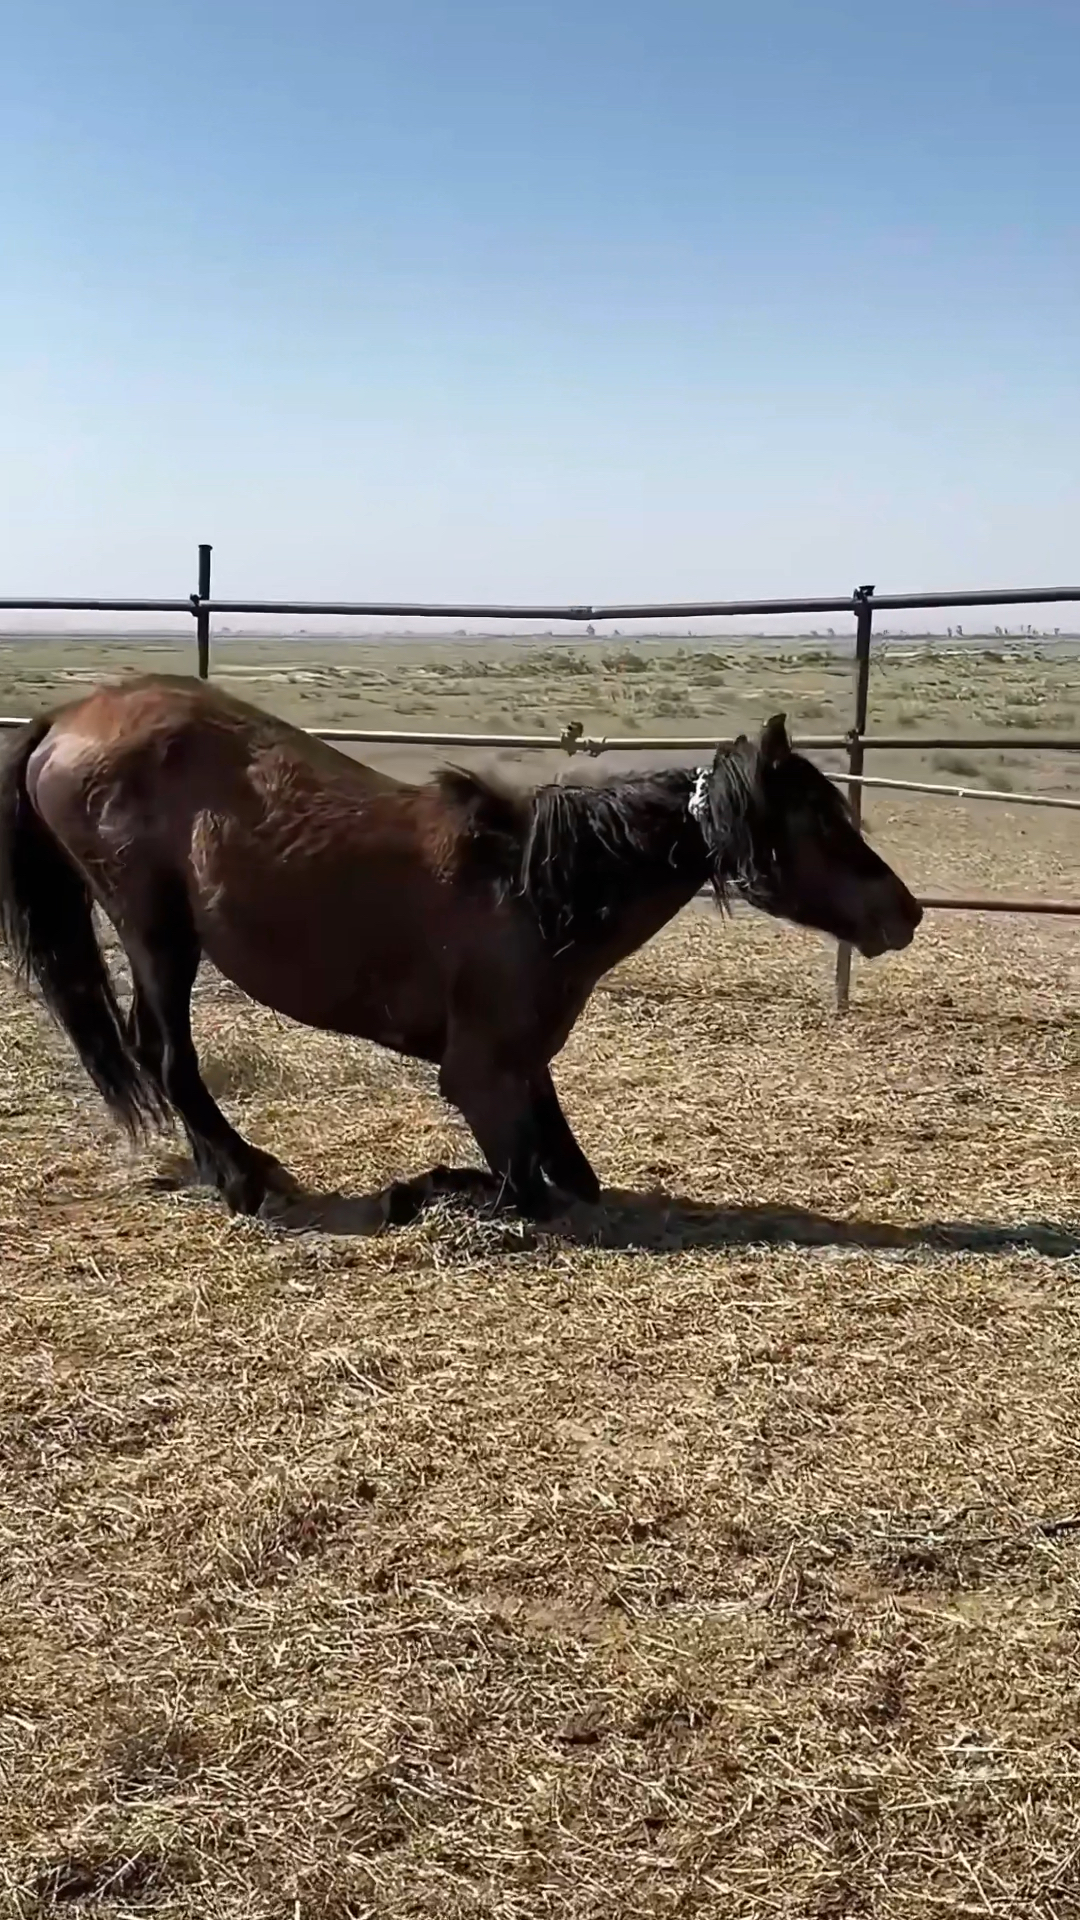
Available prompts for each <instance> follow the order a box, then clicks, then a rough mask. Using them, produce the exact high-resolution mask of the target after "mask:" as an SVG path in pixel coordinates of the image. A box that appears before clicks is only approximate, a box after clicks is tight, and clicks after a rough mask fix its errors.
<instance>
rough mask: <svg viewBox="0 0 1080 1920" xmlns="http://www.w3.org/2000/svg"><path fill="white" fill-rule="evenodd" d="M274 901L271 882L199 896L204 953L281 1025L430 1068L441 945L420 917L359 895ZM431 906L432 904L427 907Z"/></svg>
mask: <svg viewBox="0 0 1080 1920" xmlns="http://www.w3.org/2000/svg"><path fill="white" fill-rule="evenodd" d="M350 880H351V885H350V886H349V887H348V888H347V889H345V888H339V889H331V890H327V889H325V888H319V889H318V890H317V892H316V891H315V890H310V891H309V890H308V889H305V888H303V887H301V888H299V889H298V888H297V887H296V886H295V885H293V886H290V887H289V888H288V889H287V890H285V892H286V895H287V897H275V896H276V894H277V889H275V887H274V885H273V883H272V881H271V882H270V884H269V885H267V886H265V887H264V888H260V889H257V890H254V891H253V892H251V893H249V892H247V890H245V889H240V888H237V887H236V886H235V885H233V886H230V888H228V889H227V890H226V889H220V890H215V889H214V888H213V887H210V888H208V889H206V891H205V893H204V894H203V897H202V899H201V901H199V902H198V903H197V905H196V914H197V920H198V926H199V933H200V936H201V939H202V944H203V950H204V952H205V954H206V956H207V959H208V960H210V961H211V962H212V963H213V965H214V966H215V967H216V968H217V969H218V971H219V972H220V973H222V974H224V975H225V977H226V978H227V979H229V980H231V981H232V982H233V983H234V985H235V986H238V987H239V988H240V989H241V991H242V992H244V993H246V994H248V995H249V996H250V998H251V999H253V1000H257V1001H260V1002H261V1003H262V1005H264V1006H267V1007H272V1008H273V1009H274V1011H275V1012H277V1013H281V1014H284V1015H285V1016H286V1017H287V1018H288V1019H291V1020H298V1021H300V1022H302V1023H303V1024H304V1025H305V1026H312V1027H323V1028H326V1029H328V1030H329V1031H331V1032H337V1033H347V1034H355V1035H357V1036H358V1037H360V1038H362V1039H367V1040H374V1041H377V1042H378V1043H379V1044H380V1045H381V1046H386V1047H393V1048H395V1049H396V1050H397V1051H398V1052H401V1053H410V1054H417V1055H419V1056H420V1057H422V1058H426V1059H437V1058H439V1057H441V1053H442V1038H443V1035H444V1032H445V1025H446V1002H447V987H446V979H445V973H444V958H445V955H446V952H447V944H446V942H445V940H442V939H439V938H437V937H435V934H434V932H433V930H432V928H431V926H429V925H428V922H430V921H431V920H432V911H431V906H429V910H428V913H427V914H426V915H424V916H421V918H420V920H419V922H417V921H416V917H415V914H414V913H411V912H408V911H407V910H406V909H405V903H404V902H402V901H401V900H400V899H399V900H398V901H397V902H395V901H394V900H393V897H392V895H391V896H389V897H387V896H386V895H384V894H383V893H382V891H381V890H379V892H378V893H377V894H376V893H373V892H372V891H370V890H368V889H366V888H363V887H358V886H357V883H356V878H355V875H351V876H350ZM434 904H435V903H431V905H432V906H434Z"/></svg>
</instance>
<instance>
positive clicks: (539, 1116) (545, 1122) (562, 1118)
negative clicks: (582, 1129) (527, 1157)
mask: <svg viewBox="0 0 1080 1920" xmlns="http://www.w3.org/2000/svg"><path fill="white" fill-rule="evenodd" d="M533 1118H534V1122H535V1126H536V1131H537V1135H538V1137H539V1143H540V1164H541V1166H542V1168H543V1170H544V1172H545V1173H546V1175H547V1177H548V1179H549V1180H550V1181H551V1184H552V1186H553V1187H558V1189H559V1191H560V1192H561V1193H566V1194H569V1195H570V1197H571V1198H572V1199H574V1200H584V1201H587V1202H588V1204H589V1205H590V1206H595V1204H596V1202H597V1201H598V1200H599V1198H600V1182H599V1180H598V1179H597V1177H596V1175H595V1173H594V1172H593V1169H592V1167H591V1166H590V1165H589V1162H588V1160H587V1159H586V1157H585V1155H584V1153H583V1152H582V1150H581V1148H580V1147H579V1145H578V1143H577V1141H576V1140H575V1138H574V1134H573V1131H572V1129H571V1126H570V1122H569V1120H568V1119H567V1117H566V1115H565V1113H564V1112H563V1110H562V1107H561V1105H560V1103H559V1096H558V1094H557V1093H556V1091H555V1082H554V1081H553V1080H552V1078H551V1074H550V1073H549V1071H548V1069H547V1068H546V1067H545V1068H544V1069H543V1072H542V1073H538V1074H535V1075H534V1076H533Z"/></svg>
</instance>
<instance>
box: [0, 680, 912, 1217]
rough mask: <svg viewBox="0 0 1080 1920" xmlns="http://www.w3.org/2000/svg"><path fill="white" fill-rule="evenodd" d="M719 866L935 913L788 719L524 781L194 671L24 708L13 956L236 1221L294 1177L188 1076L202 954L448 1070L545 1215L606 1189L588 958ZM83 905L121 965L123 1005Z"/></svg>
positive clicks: (814, 921) (862, 903) (853, 908)
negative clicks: (717, 739) (578, 1105)
mask: <svg viewBox="0 0 1080 1920" xmlns="http://www.w3.org/2000/svg"><path fill="white" fill-rule="evenodd" d="M706 881H709V882H711V884H712V886H713V888H714V890H715V893H716V897H717V899H718V900H719V901H720V902H721V903H724V902H725V901H727V900H729V899H730V898H731V897H732V896H734V895H738V896H740V897H741V898H742V899H744V900H746V901H748V902H749V903H750V904H751V905H752V906H755V907H760V908H762V909H763V910H764V911H765V912H766V913H770V914H774V915H779V916H781V917H783V918H785V919H788V920H792V921H795V922H797V923H799V924H801V925H804V926H811V927H817V928H820V929H821V930H822V931H824V932H826V933H829V934H832V935H834V936H835V937H836V938H837V939H846V940H851V941H852V942H853V943H854V944H855V945H856V946H857V947H858V948H859V949H860V950H861V951H862V952H863V953H864V954H866V955H868V956H872V955H875V954H879V953H883V952H885V951H886V950H887V949H889V948H899V947H904V946H906V945H907V944H908V942H909V941H910V940H911V938H912V936H913V934H914V932H915V929H916V927H917V926H918V924H919V920H920V918H921V912H920V909H919V907H918V905H917V904H916V902H915V901H914V900H913V899H912V897H911V894H910V893H909V892H908V890H907V888H906V887H905V886H904V885H903V883H902V882H901V881H900V880H899V879H898V878H897V877H896V875H895V874H894V873H893V872H892V871H891V870H890V869H889V867H887V866H886V865H885V863H884V861H883V860H881V859H879V857H878V856H877V854H876V853H874V852H873V851H872V850H871V848H870V847H869V846H868V845H867V843H866V842H865V840H864V839H863V838H862V836H861V835H860V833H859V832H858V831H857V830H856V828H855V826H854V825H853V824H852V821H851V818H850V816H849V813H848V810H847V807H846V806H845V803H844V801H843V799H842V797H841V795H840V793H839V792H838V791H837V789H836V787H835V786H834V785H833V783H832V781H830V780H829V779H827V778H826V776H825V775H824V774H823V773H821V772H820V771H819V770H818V769H817V768H816V767H814V766H813V765H812V764H811V762H809V761H808V760H805V759H803V758H802V757H801V755H799V754H797V753H795V752H793V751H792V748H791V746H790V743H789V741H788V737H787V733H786V730H785V725H784V721H783V718H782V716H781V717H777V718H776V719H774V720H771V721H770V722H769V724H768V725H767V726H766V728H765V729H764V732H763V733H762V735H761V738H760V740H759V741H757V742H755V743H751V742H749V741H747V740H746V739H740V740H738V741H737V742H736V743H735V745H734V747H732V748H729V749H719V750H718V751H717V753H716V757H715V760H714V761H713V763H712V765H711V766H709V767H706V768H702V769H700V770H698V771H696V772H685V771H684V772H674V771H665V772H660V773H651V774H646V775H643V776H639V777H633V778H623V779H618V780H613V781H611V782H609V783H608V784H607V785H605V786H598V787H589V786H579V787H574V786H567V785H550V786H541V787H539V788H537V789H536V790H535V791H532V792H527V793H513V792H509V791H503V790H502V789H500V788H499V787H498V786H497V785H495V784H493V783H492V782H490V781H488V780H486V779H482V778H480V777H479V776H478V775H475V774H471V773H462V772H456V771H452V772H444V773H442V774H440V775H439V776H438V777H437V778H436V779H435V780H433V781H431V782H430V783H429V784H427V785H424V786H419V787H417V786H411V785H405V784H403V783H401V782H400V781H397V780H393V779H390V778H389V777H387V776H385V775H383V774H379V773H376V772H373V771H372V769H371V768H369V767H365V766H362V765H360V764H359V762H357V761H355V760H352V759H350V758H348V757H347V756H346V755H344V754H341V753H338V752H336V751H335V750H334V749H332V748H331V747H329V746H327V745H326V744H325V743H323V742H320V741H318V740H315V739H313V738H311V737H310V736H309V735H307V734H304V733H302V732H300V731H298V730H297V729H296V728H294V727H290V726H288V725H286V724H285V723H284V722H283V721H280V720H276V719H273V718H271V717H270V716H269V715H267V714H263V713H260V712H258V711H256V710H255V709H253V708H251V707H248V706H245V705H242V704H241V703H240V702H239V701H236V700H233V699H231V698H229V697H227V696H226V695H224V694H222V693H219V692H217V691H216V690H211V689H209V688H207V687H205V686H203V685H200V684H199V683H198V682H197V681H190V680H181V679H164V678H160V679H140V680H137V681H129V682H127V683H125V684H123V685H121V686H115V687H100V688H98V689H96V690H95V691H94V692H93V693H91V694H90V695H89V697H88V698H87V699H85V700H82V701H80V702H78V703H77V704H75V705H72V706H68V707H65V708H63V709H61V710H60V711H57V712H54V713H52V714H49V715H45V716H43V717H41V718H40V719H38V720H35V721H33V722H32V723H31V724H30V725H29V726H27V727H26V729H25V730H24V731H23V732H22V734H21V736H20V737H19V738H18V739H17V740H16V741H15V743H14V746H13V751H11V752H10V753H9V754H8V756H7V758H6V762H5V764H4V766H3V769H2V771H0V926H2V930H3V932H4V935H5V937H6V940H7V944H8V947H9V949H10V951H11V954H12V956H13V958H14V961H15V963H16V965H17V967H18V968H19V970H20V971H21V972H22V974H23V975H24V976H26V977H33V978H34V979H36V981H37V983H38V985H39V986H40V988H41V989H42V991H43V993H44V996H45V999H46V1001H47V1003H48V1005H49V1007H50V1008H51V1010H52V1012H53V1014H54V1015H55V1017H56V1018H57V1020H58V1021H59V1023H60V1025H61V1026H62V1027H63V1028H64V1029H65V1030H66V1032H67V1034H68V1035H69V1037H70V1039H71V1041H72V1043H73V1044H74V1046H75V1048H76V1050H77V1052H78V1054H79V1057H80V1059H81V1060H82V1062H83V1065H84V1066H85V1068H86V1070H87V1072H88V1073H89V1074H90V1075H91V1077H92V1079H93V1080H94V1082H95V1084H96V1085H97V1087H98V1089H99V1090H100V1092H101V1093H102V1095H103V1096H104V1098H105V1100H106V1101H107V1103H108V1105H109V1107H110V1108H111V1110H112V1112H113V1113H114V1114H115V1115H116V1117H117V1118H118V1119H119V1120H120V1121H121V1122H123V1123H124V1124H125V1125H126V1126H127V1127H128V1128H129V1130H131V1131H132V1132H133V1133H137V1132H139V1131H140V1130H142V1129H143V1128H145V1127H146V1126H147V1125H148V1124H151V1123H163V1122H166V1121H168V1120H170V1119H171V1118H172V1117H173V1116H174V1115H179V1117H180V1119H181V1120H182V1122H183V1124H184V1127H185V1129H186V1132H187V1135H188V1138H189V1141H190V1143H191V1148H192V1151H193V1154H194V1157H195V1163H196V1168H197V1170H198V1173H199V1177H200V1178H201V1179H202V1180H203V1181H204V1182H206V1183H208V1184H210V1185H213V1186H215V1187H217V1188H218V1189H219V1190H220V1191H221V1192H222V1193H223V1194H224V1195H225V1197H226V1199H227V1200H228V1201H229V1203H230V1205H231V1206H232V1207H233V1208H234V1209H236V1210H237V1211H239V1212H243V1213H254V1212H257V1211H258V1209H259V1208H260V1207H261V1206H262V1205H263V1203H264V1201H266V1200H267V1198H268V1197H269V1196H270V1195H271V1194H273V1193H275V1192H283V1191H285V1192H292V1191H295V1189H294V1188H292V1183H291V1182H290V1180H289V1178H288V1176H287V1175H286V1174H285V1172H284V1169H283V1168H282V1167H281V1166H280V1165H279V1164H278V1162H277V1161H275V1160H273V1159H272V1158H271V1157H270V1156H269V1155H268V1154H264V1153H261V1152H259V1151H258V1150H257V1149H256V1148H254V1147H252V1146H251V1145H250V1144H249V1143H248V1141H246V1140H244V1139H242V1138H241V1136H240V1135H239V1134H238V1133H237V1132H236V1131H235V1129H234V1128H233V1127H232V1126H230V1124H229V1122H228V1121H227V1120H226V1118H225V1116H224V1114H223V1113H222V1112H221V1110H220V1108H219V1107H218V1106H217V1105H216V1103H215V1102H214V1100H213V1099H212V1098H211V1096H210V1094H209V1092H208V1091H207V1088H206V1085H205V1083H204V1081H203V1079H202V1076H201V1074H200V1071H199V1063H198V1059H197V1056H196V1052H195V1048H194V1045H193V1043H192V1037H191V1025H190V1001H191V990H192V986H193V983H194V980H195V975H196V972H197V970H198V966H199V961H200V957H201V956H202V955H203V954H205V955H206V956H207V957H208V958H209V959H210V960H211V961H212V962H213V963H214V965H215V966H216V967H217V968H218V969H219V971H220V972H221V973H223V974H224V975H225V976H226V978H227V979H229V980H231V981H233V982H234V983H235V984H236V985H237V986H239V987H240V988H242V989H243V991H244V992H245V993H247V994H249V995H250V996H251V998H252V999H254V1000H259V1001H262V1002H263V1004H264V1005H266V1006H268V1007H272V1008H275V1009H276V1010H277V1011H278V1012H279V1013H283V1014H287V1015H289V1016H290V1017H291V1018H292V1019H294V1020H299V1021H303V1022H305V1023H306V1024H307V1025H309V1026H314V1027H323V1028H327V1029H330V1030H331V1031H333V1032H337V1033H346V1034H358V1035H362V1036H363V1037H364V1038H366V1039H368V1040H374V1041H377V1042H378V1043H379V1044H380V1045H381V1046H384V1047H391V1048H393V1049H395V1050H396V1051H397V1052H399V1053H403V1054H411V1055H414V1056H416V1057H418V1058H420V1059H422V1060H430V1061H434V1062H436V1063H437V1064H438V1067H439V1085H440V1087H441V1089H442V1092H443V1094H444V1095H445V1097H446V1099H447V1100H449V1101H450V1102H452V1103H453V1105H454V1106H456V1107H457V1108H459V1110H460V1111H461V1113H462V1114H463V1115H464V1117H465V1119H466V1120H467V1121H468V1123H469V1126H470V1127H471V1128H472V1130H473V1133H474V1134H475V1136H476V1139H477V1141H478V1142H479V1144H480V1147H481V1149H482V1151H483V1154H484V1157H485V1159H486V1160H487V1162H488V1166H489V1167H490V1169H491V1172H492V1174H493V1175H494V1176H495V1178H496V1180H497V1181H498V1183H499V1185H500V1187H501V1188H502V1189H503V1191H504V1192H505V1195H506V1197H507V1198H508V1199H509V1200H511V1201H512V1202H513V1203H514V1204H516V1205H517V1207H518V1208H519V1209H520V1210H521V1211H523V1212H525V1213H527V1214H530V1215H533V1216H535V1217H539V1216H543V1215H545V1214H548V1213H550V1212H551V1211H552V1210H553V1193H555V1192H559V1193H562V1194H564V1195H566V1196H569V1197H578V1198H581V1199H585V1200H590V1201H592V1200H596V1199H597V1198H598V1197H599V1192H600V1188H599V1184H598V1182H597V1179H596V1175H595V1174H594V1172H593V1170H592V1168H591V1166H590V1165H589V1162H588V1161H587V1159H586V1158H585V1155H584V1154H583V1152H582V1151H581V1148H580V1147H579V1146H578V1143H577V1141H576V1140H575V1138H574V1136H573V1134H572V1132H571V1130H570V1127H569V1125H568V1123H567V1121H566V1118H565V1116H564V1114H563V1111H562V1108H561V1107H560V1105H559V1100H558V1096H557V1094H556V1092H555V1088H554V1085H553V1083H552V1079H551V1073H550V1070H549V1068H550V1062H551V1060H552V1059H553V1058H554V1056H555V1055H556V1054H557V1053H558V1052H559V1049H560V1048H561V1047H562V1046H563V1044H564V1042H565V1040H566V1037H567V1035H568V1034H569V1032H570V1029H571V1028H572V1026H573V1025H574V1022H575V1021H576V1020H577V1018H578V1016H579V1014H580V1013H581V1010H582V1008H583V1007H584V1005H585V1002H586V1001H587V999H588V998H589V995H590V993H591V992H592V990H593V988H594V986H595V985H596V982H597V980H598V979H599V978H600V976H601V974H603V973H606V972H607V970H608V969H609V968H610V967H612V966H614V965H615V964H616V962H618V961H619V960H622V959H623V958H624V957H625V956H626V955H627V954H629V953H632V952H633V951H634V949H635V948H637V947H640V946H641V945H642V944H643V942H644V941H646V940H648V939H649V937H650V936H651V935H652V934H654V933H655V932H656V931H657V929H658V928H659V927H661V926H663V924H664V922H665V921H667V920H670V919H671V918H672V916H673V915H674V914H676V913H677V912H678V911H679V909H680V908H681V907H683V906H685V905H686V903H687V902H688V901H689V900H690V898H691V897H692V895H693V894H695V893H696V892H697V891H698V889H699V888H700V887H701V886H702V885H703V884H704V883H705V882H706ZM95 902H96V903H97V904H98V905H100V907H101V908H103V910H104V912H105V913H106V915H107V916H108V918H109V919H110V920H111V921H112V923H113V925H114V926H115V928H116V930H117V932H118V934H119V936H120V940H121V942H122V943H123V946H124V948H125V951H126V953H127V957H128V960H129V962H130V965H131V974H132V981H133V992H132V997H131V1004H130V1008H129V1009H128V1011H127V1012H126V1013H125V1012H123V1011H122V1010H121V1008H120V1006H119V1003H118V1001H117V998H116V994H115V991H114V988H113V986H112V983H111V980H110V976H109V972H108V970H107V967H106V964H105V961H104V959H103V956H102V954H101V951H100V949H99V946H98V943H97V939H96V936H95V932H94V926H93V918H92V907H93V904H94V903H95ZM440 1171H442V1172H443V1173H444V1175H445V1179H446V1182H447V1183H448V1184H452V1183H453V1182H454V1176H453V1175H451V1174H448V1173H445V1170H440ZM457 1178H458V1180H459V1181H460V1178H461V1176H460V1175H459V1176H457ZM400 1191H401V1192H402V1193H404V1192H405V1191H406V1189H404V1188H403V1189H401V1190H400Z"/></svg>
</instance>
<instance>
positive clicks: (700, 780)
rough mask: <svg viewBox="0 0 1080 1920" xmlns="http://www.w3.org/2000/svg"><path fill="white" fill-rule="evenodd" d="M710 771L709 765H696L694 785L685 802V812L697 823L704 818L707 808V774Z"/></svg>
mask: <svg viewBox="0 0 1080 1920" xmlns="http://www.w3.org/2000/svg"><path fill="white" fill-rule="evenodd" d="M711 771H712V769H711V768H709V767H698V768H697V769H696V772H695V779H694V785H693V788H692V789H691V793H690V799H689V802H688V804H687V812H688V813H689V815H690V818H691V820H696V821H697V822H698V824H699V825H700V824H701V822H702V821H703V820H704V819H705V817H706V815H707V813H708V810H709V774H710V772H711Z"/></svg>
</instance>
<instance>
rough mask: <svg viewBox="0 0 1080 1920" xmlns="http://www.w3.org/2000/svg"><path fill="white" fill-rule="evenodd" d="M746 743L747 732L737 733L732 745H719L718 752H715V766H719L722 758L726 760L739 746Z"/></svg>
mask: <svg viewBox="0 0 1080 1920" xmlns="http://www.w3.org/2000/svg"><path fill="white" fill-rule="evenodd" d="M746 744H747V741H746V735H745V733H740V734H736V736H735V739H734V740H733V741H732V743H731V746H730V747H724V746H719V747H717V749H716V752H715V753H714V754H713V766H714V767H718V766H719V765H720V762H721V760H726V759H727V757H728V755H729V754H730V753H731V752H733V751H735V750H737V749H738V748H739V747H745V746H746Z"/></svg>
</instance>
